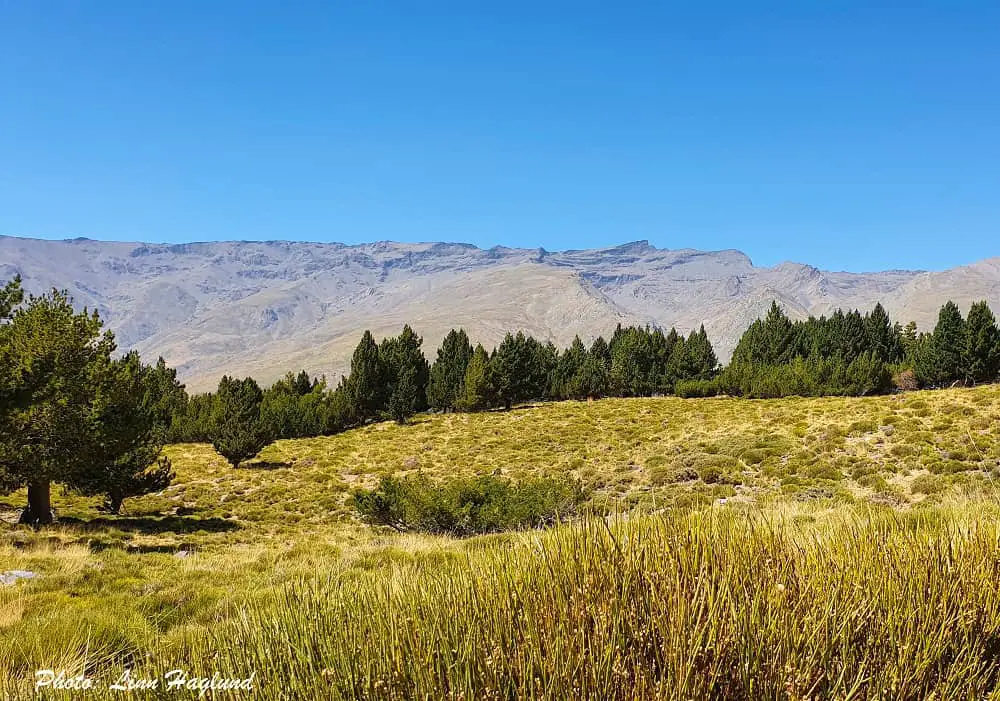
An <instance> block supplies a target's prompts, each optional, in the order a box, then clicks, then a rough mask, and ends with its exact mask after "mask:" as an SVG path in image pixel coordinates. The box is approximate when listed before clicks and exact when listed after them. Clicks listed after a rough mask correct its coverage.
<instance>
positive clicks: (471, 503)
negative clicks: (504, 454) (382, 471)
mask: <svg viewBox="0 0 1000 701" xmlns="http://www.w3.org/2000/svg"><path fill="white" fill-rule="evenodd" d="M584 498H585V494H584V492H583V489H582V488H581V486H580V484H579V483H578V482H577V481H575V480H571V479H556V478H532V479H527V480H523V481H521V482H512V481H511V480H508V479H506V478H504V477H501V476H499V475H481V476H479V477H473V478H468V479H453V480H449V481H446V482H433V481H431V480H430V479H428V478H427V477H426V476H425V475H423V474H416V475H408V476H405V477H384V478H382V481H381V483H380V485H379V487H378V488H377V489H374V490H367V489H359V490H356V491H355V492H354V506H355V508H356V509H357V511H358V513H359V514H360V515H361V517H362V518H363V519H364V520H365V521H367V522H368V523H371V524H373V525H382V526H390V527H392V528H395V529H396V530H399V531H422V532H425V533H448V534H451V535H456V536H471V535H477V534H480V533H494V532H498V531H507V530H514V529H519V528H538V527H540V526H544V525H547V524H550V523H553V522H554V521H555V520H556V519H557V518H561V517H566V516H570V515H572V514H574V513H576V510H577V507H578V506H579V505H580V504H581V503H582V502H583V500H584Z"/></svg>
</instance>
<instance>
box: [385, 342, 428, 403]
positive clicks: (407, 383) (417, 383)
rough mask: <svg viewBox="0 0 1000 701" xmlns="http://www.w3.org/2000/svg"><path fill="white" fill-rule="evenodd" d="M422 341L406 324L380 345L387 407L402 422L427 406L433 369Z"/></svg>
mask: <svg viewBox="0 0 1000 701" xmlns="http://www.w3.org/2000/svg"><path fill="white" fill-rule="evenodd" d="M422 343H423V339H422V338H421V337H420V336H418V335H417V334H415V333H414V332H413V329H411V328H410V326H409V325H408V324H407V325H405V326H403V331H402V333H400V334H399V336H396V337H394V338H387V339H385V340H384V341H382V345H381V346H380V347H379V357H380V358H381V362H382V367H383V378H384V381H385V389H384V395H385V396H386V409H387V410H388V414H389V415H390V417H391V418H393V419H394V420H396V421H398V422H400V423H405V421H406V419H407V418H409V417H410V416H413V414H415V413H416V412H418V411H423V410H424V409H426V408H427V382H428V377H429V375H430V369H429V367H428V366H427V359H426V358H425V357H424V354H423V352H422V351H421V350H420V346H421V344H422Z"/></svg>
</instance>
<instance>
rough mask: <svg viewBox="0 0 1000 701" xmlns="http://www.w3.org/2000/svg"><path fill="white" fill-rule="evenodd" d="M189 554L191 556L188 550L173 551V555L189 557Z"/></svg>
mask: <svg viewBox="0 0 1000 701" xmlns="http://www.w3.org/2000/svg"><path fill="white" fill-rule="evenodd" d="M190 556H191V551H190V550H178V551H177V552H175V553H174V557H190Z"/></svg>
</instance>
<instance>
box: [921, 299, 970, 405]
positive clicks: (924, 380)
mask: <svg viewBox="0 0 1000 701" xmlns="http://www.w3.org/2000/svg"><path fill="white" fill-rule="evenodd" d="M964 346H965V321H964V320H963V319H962V313H961V312H960V311H959V309H958V305H956V304H955V303H954V302H952V301H950V300H949V301H948V302H946V303H945V305H944V306H943V307H941V311H940V312H939V313H938V322H937V326H935V327H934V333H933V334H932V335H931V337H930V339H929V341H928V342H927V343H925V344H923V347H922V351H921V354H920V357H919V359H918V362H917V377H918V378H919V379H920V381H921V384H930V385H936V386H944V385H947V384H950V383H952V382H955V381H956V380H959V379H961V378H962V376H963V372H962V350H963V348H964Z"/></svg>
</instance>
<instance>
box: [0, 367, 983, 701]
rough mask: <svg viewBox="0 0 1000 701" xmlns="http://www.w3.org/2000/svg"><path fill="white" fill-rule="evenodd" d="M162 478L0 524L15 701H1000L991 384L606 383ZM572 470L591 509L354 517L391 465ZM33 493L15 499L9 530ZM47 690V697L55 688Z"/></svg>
mask: <svg viewBox="0 0 1000 701" xmlns="http://www.w3.org/2000/svg"><path fill="white" fill-rule="evenodd" d="M168 453H169V455H170V457H171V459H172V460H173V463H174V467H175V469H176V471H177V479H176V480H175V482H174V484H173V485H172V486H171V487H170V488H168V489H167V490H165V491H164V492H163V493H161V494H157V495H150V496H146V497H143V498H139V499H135V500H131V501H128V502H126V504H125V512H124V513H123V514H122V515H120V516H114V517H111V516H103V515H101V514H100V513H98V512H97V511H96V508H95V507H96V505H97V503H98V502H97V501H96V500H91V499H85V498H80V497H76V496H73V495H59V494H58V493H57V492H56V493H54V498H53V503H54V506H55V508H56V510H57V512H58V515H59V519H60V523H59V525H57V526H55V527H52V528H45V529H41V530H37V531H35V530H31V529H28V528H25V527H19V526H16V525H12V524H10V523H8V524H0V572H4V571H8V570H14V569H20V570H30V571H33V572H37V573H39V574H40V575H41V576H40V577H38V578H36V579H32V580H27V581H21V582H19V583H17V584H14V585H10V586H0V697H2V698H15V699H16V698H32V695H33V693H34V692H33V690H32V688H33V682H34V674H35V671H36V670H37V669H56V670H60V669H64V670H66V671H67V674H73V675H75V674H79V673H85V674H86V675H87V676H88V677H90V678H92V679H93V680H94V681H95V683H96V688H95V689H92V690H89V691H85V692H65V691H63V692H52V693H51V694H49V695H47V696H45V697H46V698H48V697H49V696H51V697H52V698H123V697H129V698H142V697H144V696H145V697H148V698H185V697H191V698H194V697H197V696H198V692H197V691H189V692H184V693H179V692H177V691H173V690H172V691H169V692H168V691H164V690H162V689H161V690H160V691H151V692H143V693H134V694H132V695H127V696H123V694H122V693H120V692H117V693H116V692H114V691H110V690H108V689H107V684H108V683H110V682H112V681H114V680H115V679H117V678H118V676H119V675H120V674H121V673H122V671H123V670H124V669H126V668H129V669H131V670H132V674H133V675H134V676H136V677H140V676H144V677H147V678H150V677H156V676H157V675H159V674H161V673H163V672H164V671H166V670H169V669H174V668H183V669H185V670H188V671H189V672H190V673H191V674H197V675H200V676H209V677H210V676H211V675H212V673H213V672H217V673H218V674H220V675H221V676H224V677H246V676H247V675H249V674H250V673H251V672H253V673H255V675H256V677H255V687H254V688H255V690H254V691H253V692H247V691H233V692H224V693H215V695H214V696H213V695H212V694H211V693H208V694H206V695H205V697H209V698H212V697H214V698H261V699H313V698H399V699H404V698H405V699H408V698H427V699H439V698H454V699H467V700H470V701H471V700H472V699H491V698H497V699H499V698H504V699H513V698H594V699H599V698H622V699H629V698H667V699H673V698H676V699H688V698H720V699H721V698H725V699H757V698H776V699H777V698H788V699H806V698H831V699H833V698H836V699H848V698H885V699H903V698H907V699H923V698H938V699H946V698H948V699H950V698H960V699H978V698H996V699H1000V691H994V689H997V688H1000V681H998V677H1000V587H998V585H1000V525H997V524H998V520H997V516H998V515H1000V502H998V500H997V496H996V495H997V491H996V490H995V486H994V481H995V480H1000V387H995V386H988V387H980V388H975V389H955V390H941V391H934V392H914V393H908V394H901V395H893V396H882V397H872V398H860V399H858V398H843V399H839V398H819V399H800V398H788V399H781V400H768V401H746V400H736V399H721V398H720V399H705V400H681V399H676V398H653V399H606V400H601V401H595V402H563V403H553V404H541V405H538V406H526V407H519V408H515V409H514V410H511V411H508V412H488V413H482V414H450V415H435V416H419V417H416V418H415V420H414V421H413V423H412V424H410V425H407V426H398V425H395V424H392V423H382V424H375V425H370V426H367V427H365V428H361V429H356V430H353V431H348V432H345V433H342V434H339V435H336V436H331V437H325V438H315V439H303V440H289V441H281V442H278V443H276V444H274V445H272V446H270V447H268V448H267V449H265V450H264V451H263V452H262V453H261V455H260V456H259V458H258V459H257V460H255V461H252V462H251V463H249V464H247V465H245V466H243V467H241V468H240V469H236V470H234V469H232V468H231V467H229V466H228V464H227V463H226V462H225V460H223V459H222V458H221V457H219V456H218V455H216V454H215V453H214V451H213V450H212V448H211V446H208V445H201V444H192V445H175V446H170V447H169V448H168ZM417 470H419V471H421V472H423V473H425V474H428V475H430V476H432V477H435V478H440V479H447V478H448V477H451V476H454V475H473V474H482V473H492V472H494V471H497V470H499V471H500V472H501V473H502V474H503V475H506V476H509V477H511V478H514V479H518V478H522V477H526V476H546V475H567V474H569V475H573V476H574V477H576V478H578V479H579V480H580V481H581V482H582V483H583V485H584V486H585V487H586V488H587V490H588V494H589V499H588V502H587V504H586V505H585V507H584V514H583V516H582V517H581V518H579V519H578V520H577V521H574V522H572V523H567V524H564V525H562V526H559V527H556V528H552V529H548V530H545V531H532V532H520V533H503V534H496V535H488V536H482V537H478V538H471V539H467V540H458V539H452V538H447V537H441V536H427V535H419V534H410V533H406V534H399V533H395V532H392V531H389V530H386V529H375V528H371V527H369V526H367V525H364V524H362V523H360V522H358V520H357V519H356V517H355V516H354V511H353V508H352V506H351V504H350V493H351V489H352V488H354V487H371V486H374V485H375V484H376V483H377V481H378V480H379V478H380V477H381V476H383V475H387V474H399V473H409V472H413V471H417ZM24 499H25V496H24V494H23V493H15V494H12V495H9V496H7V497H2V498H0V517H3V518H4V519H5V520H6V521H8V522H11V521H13V520H15V519H16V515H17V512H16V509H18V508H20V507H21V506H22V505H23V502H24ZM43 696H44V694H43Z"/></svg>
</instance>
